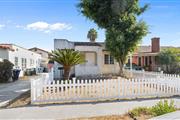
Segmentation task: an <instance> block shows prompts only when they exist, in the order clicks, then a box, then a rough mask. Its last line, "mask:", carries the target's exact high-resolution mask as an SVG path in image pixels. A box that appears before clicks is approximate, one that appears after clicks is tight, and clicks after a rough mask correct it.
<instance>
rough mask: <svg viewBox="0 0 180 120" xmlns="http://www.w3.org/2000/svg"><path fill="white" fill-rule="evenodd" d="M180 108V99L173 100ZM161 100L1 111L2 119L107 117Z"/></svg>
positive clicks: (50, 106) (48, 106)
mask: <svg viewBox="0 0 180 120" xmlns="http://www.w3.org/2000/svg"><path fill="white" fill-rule="evenodd" d="M168 100H174V102H175V105H176V106H177V107H180V98H172V99H168ZM159 101H160V99H153V100H141V101H138V100H134V101H115V102H102V103H81V104H64V105H46V106H41V107H40V106H29V107H21V108H13V109H1V110H0V119H58V120H59V119H71V118H81V117H94V116H105V115H121V114H124V113H126V112H128V111H129V110H131V109H133V108H136V107H143V106H144V107H145V106H146V107H150V106H153V105H155V104H156V103H157V102H159Z"/></svg>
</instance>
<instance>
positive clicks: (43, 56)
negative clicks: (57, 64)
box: [29, 47, 50, 72]
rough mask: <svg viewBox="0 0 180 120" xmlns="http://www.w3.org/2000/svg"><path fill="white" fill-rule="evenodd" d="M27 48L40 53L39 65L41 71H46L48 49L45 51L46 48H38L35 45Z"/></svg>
mask: <svg viewBox="0 0 180 120" xmlns="http://www.w3.org/2000/svg"><path fill="white" fill-rule="evenodd" d="M29 50H30V51H33V52H36V53H38V54H40V55H41V63H40V66H41V67H42V68H43V72H47V71H48V68H47V64H48V62H49V54H50V53H49V52H48V51H46V50H43V49H40V48H37V47H34V48H30V49H29Z"/></svg>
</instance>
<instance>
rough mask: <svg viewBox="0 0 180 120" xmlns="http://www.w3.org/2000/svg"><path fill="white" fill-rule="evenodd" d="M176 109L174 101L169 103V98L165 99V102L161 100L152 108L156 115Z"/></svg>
mask: <svg viewBox="0 0 180 120" xmlns="http://www.w3.org/2000/svg"><path fill="white" fill-rule="evenodd" d="M175 110H176V108H175V107H174V101H171V102H170V103H168V101H167V100H164V102H162V101H160V102H159V103H157V104H156V105H155V106H153V107H152V109H151V111H152V112H153V113H154V114H155V116H159V115H163V114H166V113H170V112H173V111H175Z"/></svg>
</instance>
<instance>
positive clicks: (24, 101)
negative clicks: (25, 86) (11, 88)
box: [5, 91, 31, 108]
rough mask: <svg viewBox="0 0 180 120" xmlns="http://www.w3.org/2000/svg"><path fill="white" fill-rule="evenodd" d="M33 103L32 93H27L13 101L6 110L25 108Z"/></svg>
mask: <svg viewBox="0 0 180 120" xmlns="http://www.w3.org/2000/svg"><path fill="white" fill-rule="evenodd" d="M30 102H31V98H30V91H27V92H25V93H23V94H22V95H20V96H19V97H18V98H16V99H15V100H13V101H11V102H10V103H9V104H8V105H7V106H5V108H15V107H23V106H26V105H29V104H30Z"/></svg>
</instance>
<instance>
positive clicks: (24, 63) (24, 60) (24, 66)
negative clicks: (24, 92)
mask: <svg viewBox="0 0 180 120" xmlns="http://www.w3.org/2000/svg"><path fill="white" fill-rule="evenodd" d="M21 61H22V70H24V69H26V67H27V60H26V58H22V59H21Z"/></svg>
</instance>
